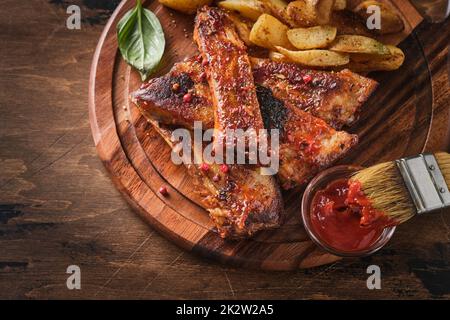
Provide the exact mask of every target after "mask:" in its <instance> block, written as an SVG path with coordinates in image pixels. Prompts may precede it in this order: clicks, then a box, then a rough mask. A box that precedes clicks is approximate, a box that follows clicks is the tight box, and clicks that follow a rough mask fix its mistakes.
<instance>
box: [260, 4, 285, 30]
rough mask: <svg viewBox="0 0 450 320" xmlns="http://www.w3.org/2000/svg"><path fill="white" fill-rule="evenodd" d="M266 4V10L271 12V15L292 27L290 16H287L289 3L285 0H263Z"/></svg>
mask: <svg viewBox="0 0 450 320" xmlns="http://www.w3.org/2000/svg"><path fill="white" fill-rule="evenodd" d="M261 1H262V3H263V4H264V6H265V8H266V10H268V11H270V13H271V14H272V15H273V16H274V17H275V18H277V19H278V20H280V21H281V22H283V23H285V24H287V25H289V26H292V21H290V18H289V16H288V15H287V12H286V9H287V6H288V3H287V2H286V1H285V0H261Z"/></svg>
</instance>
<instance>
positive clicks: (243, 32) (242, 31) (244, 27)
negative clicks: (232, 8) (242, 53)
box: [228, 12, 253, 46]
mask: <svg viewBox="0 0 450 320" xmlns="http://www.w3.org/2000/svg"><path fill="white" fill-rule="evenodd" d="M228 17H229V18H230V20H231V21H233V23H234V25H235V27H236V31H237V33H238V35H239V37H240V38H241V40H242V41H244V43H245V45H246V46H251V45H253V43H252V42H251V41H250V31H251V30H252V25H253V22H251V21H250V20H247V19H245V18H243V17H242V16H240V15H238V14H236V13H233V12H228Z"/></svg>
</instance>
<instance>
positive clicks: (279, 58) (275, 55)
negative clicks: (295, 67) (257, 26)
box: [269, 51, 292, 62]
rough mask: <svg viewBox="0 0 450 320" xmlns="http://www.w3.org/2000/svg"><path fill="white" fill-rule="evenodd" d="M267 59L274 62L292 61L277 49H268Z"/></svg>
mask: <svg viewBox="0 0 450 320" xmlns="http://www.w3.org/2000/svg"><path fill="white" fill-rule="evenodd" d="M269 59H270V60H272V61H276V62H292V60H290V59H288V58H287V57H286V56H285V55H284V54H281V53H279V52H277V51H270V52H269Z"/></svg>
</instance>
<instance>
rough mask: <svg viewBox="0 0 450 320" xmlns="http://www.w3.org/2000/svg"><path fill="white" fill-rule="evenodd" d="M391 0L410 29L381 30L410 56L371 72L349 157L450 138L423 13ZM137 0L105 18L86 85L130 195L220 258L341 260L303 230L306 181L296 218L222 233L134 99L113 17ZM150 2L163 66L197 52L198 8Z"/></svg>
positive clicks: (187, 240) (252, 262)
mask: <svg viewBox="0 0 450 320" xmlns="http://www.w3.org/2000/svg"><path fill="white" fill-rule="evenodd" d="M392 2H393V4H394V5H395V6H396V7H397V8H398V10H399V12H401V14H402V16H403V18H404V20H405V25H406V29H405V31H404V32H403V33H401V34H396V35H395V36H389V37H386V38H385V39H384V40H385V41H388V42H389V43H401V44H400V47H401V48H402V49H403V50H404V51H405V54H406V57H407V58H406V61H405V64H404V66H403V67H402V68H401V69H400V70H397V71H395V72H384V73H374V74H371V75H370V76H371V77H374V78H375V79H377V80H378V81H380V87H379V88H378V89H377V91H376V93H375V94H374V95H373V96H372V97H371V98H370V101H369V102H368V103H367V104H366V105H365V106H364V109H363V112H362V115H361V119H360V120H359V121H358V123H356V124H355V125H354V126H353V127H352V128H350V129H349V131H351V132H353V133H357V134H358V135H359V136H360V140H361V142H360V144H359V146H358V147H357V148H355V149H354V150H353V151H352V153H351V154H349V155H348V156H347V157H346V158H345V159H344V161H342V162H343V163H353V164H359V165H370V164H374V163H376V162H380V161H386V160H393V159H397V158H400V157H402V156H407V155H412V154H417V153H420V152H422V151H423V150H425V149H429V147H430V146H432V147H433V148H435V149H436V148H443V146H447V145H448V138H447V137H448V135H444V136H445V137H446V138H445V139H442V137H443V135H442V132H440V131H439V132H437V131H436V130H435V129H434V128H435V126H436V125H437V124H436V123H433V121H434V120H433V119H435V118H436V115H437V113H438V112H439V124H441V126H438V127H439V128H441V127H444V128H447V127H448V122H449V121H448V119H449V116H448V112H447V113H445V114H444V113H443V109H442V106H439V105H438V104H436V103H433V90H432V85H433V82H432V81H433V77H432V76H431V75H430V72H429V65H428V63H427V59H426V57H425V56H424V53H423V50H422V47H421V44H420V43H419V42H418V40H417V37H416V36H415V33H414V32H413V30H414V29H415V28H416V27H417V26H418V25H419V24H421V23H422V24H423V23H424V22H423V21H422V18H421V16H420V15H419V14H418V13H417V12H416V10H415V9H414V7H413V6H411V4H410V3H409V2H408V1H400V0H398V1H392ZM134 3H135V1H134V0H129V1H123V2H121V3H120V5H119V6H118V8H117V10H116V11H115V12H114V14H113V15H112V17H111V19H110V21H109V22H108V24H107V26H106V27H105V30H104V32H103V34H102V36H101V38H100V40H99V43H98V46H97V50H96V52H95V55H94V59H93V63H92V69H91V78H90V92H89V109H90V121H91V127H92V134H93V137H94V141H95V145H96V147H97V150H98V154H99V156H100V158H101V159H102V161H103V163H104V164H105V166H106V168H107V169H108V171H109V172H110V174H111V177H112V180H113V181H114V182H115V184H116V185H117V187H118V188H119V190H120V191H121V192H122V193H123V195H124V196H125V197H126V199H127V200H128V201H129V203H130V204H131V205H132V206H133V207H134V208H135V209H136V211H137V212H138V213H139V214H140V215H141V216H142V217H143V218H144V219H145V221H147V222H148V223H149V224H150V225H151V226H152V227H153V228H155V229H157V230H158V231H159V232H160V233H161V234H163V235H164V236H166V237H167V238H169V239H170V240H171V241H174V242H175V243H176V244H178V245H179V246H181V247H183V248H185V249H186V250H190V251H192V252H194V253H198V254H200V255H202V256H205V257H208V258H214V259H217V260H219V261H221V262H226V263H232V264H234V265H238V266H245V267H250V268H260V269H267V270H293V269H297V268H309V267H313V266H319V265H323V264H327V263H331V262H333V261H336V260H338V259H339V258H338V257H335V256H332V255H330V254H327V253H325V252H323V251H322V250H320V249H319V248H317V247H316V246H315V245H314V244H313V243H312V242H311V241H310V240H309V238H308V236H307V235H306V233H305V230H304V228H303V226H302V224H301V222H300V199H301V196H302V191H301V190H292V191H290V192H286V193H284V195H283V196H284V200H285V204H286V210H287V212H288V214H289V219H288V220H287V222H286V223H285V224H284V225H283V226H282V227H281V228H279V229H277V230H274V231H267V232H262V233H260V234H258V235H257V236H256V237H254V238H253V239H250V240H242V241H224V240H223V239H221V238H220V237H219V236H218V235H217V234H216V233H215V231H214V228H213V224H212V223H211V222H210V220H209V218H208V214H207V212H206V211H205V210H204V208H203V207H202V205H201V202H200V199H199V198H198V196H196V195H195V193H194V190H193V182H192V180H191V178H190V177H189V175H188V174H187V171H186V170H185V168H184V167H183V166H175V165H174V164H172V162H171V161H170V149H169V147H168V146H167V145H166V144H165V142H164V141H163V140H162V139H161V138H160V137H159V135H158V134H157V133H156V132H155V131H154V130H153V129H152V127H151V125H150V124H148V123H147V122H146V120H145V119H144V118H143V117H142V116H141V115H140V113H139V112H138V110H137V108H135V107H134V106H133V105H132V104H131V103H130V101H129V99H128V96H129V93H130V92H132V91H134V90H136V89H137V88H138V87H139V86H140V83H141V82H140V77H139V75H138V74H137V72H135V71H134V70H132V69H131V68H130V67H129V66H128V65H127V64H126V63H125V62H124V61H123V60H122V58H121V56H120V53H119V52H118V48H117V41H116V24H117V22H118V20H119V19H120V17H122V16H123V14H124V13H125V12H126V11H127V10H129V9H130V8H132V6H133V5H134ZM144 6H145V7H148V8H150V9H151V10H152V11H153V12H155V14H156V15H157V16H158V17H159V19H160V21H161V24H162V26H163V28H164V31H165V35H166V41H167V46H166V52H165V55H164V59H163V62H162V67H161V69H160V70H159V72H158V74H157V75H155V76H158V75H162V74H164V73H166V72H167V71H168V70H169V69H170V68H171V66H172V65H173V64H174V63H175V62H178V61H181V60H183V59H184V58H185V57H190V56H192V55H193V54H195V52H196V46H195V45H194V43H193V42H192V29H193V20H194V19H193V18H194V17H193V16H188V15H183V14H180V13H177V12H175V11H172V10H170V9H167V8H165V7H163V6H162V5H160V4H159V3H158V2H157V1H145V2H144ZM447 33H448V32H447ZM447 36H448V35H447ZM444 111H445V110H444ZM432 124H433V126H432ZM439 130H442V129H439ZM438 140H439V141H438ZM440 140H442V141H440ZM444 140H445V141H444ZM161 185H165V186H167V187H168V190H169V194H170V196H169V197H167V198H165V197H162V196H161V195H160V194H159V193H158V189H159V187H160V186H161ZM99 201H101V199H99Z"/></svg>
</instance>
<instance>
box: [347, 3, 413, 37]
mask: <svg viewBox="0 0 450 320" xmlns="http://www.w3.org/2000/svg"><path fill="white" fill-rule="evenodd" d="M371 6H378V7H379V8H380V29H373V31H375V32H377V33H379V34H388V33H396V32H400V31H402V30H403V29H404V28H405V25H404V23H403V20H402V18H400V16H399V15H398V14H397V12H395V11H394V9H393V8H391V7H390V6H388V5H386V4H384V3H381V2H379V1H372V0H371V1H364V2H362V3H360V4H359V5H358V6H356V7H355V8H354V9H353V11H354V12H355V13H356V14H358V15H359V16H360V17H362V18H363V19H364V20H365V21H367V19H369V17H370V16H371V15H373V13H372V12H371V11H370V10H369V13H368V12H367V9H368V8H369V7H371Z"/></svg>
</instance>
